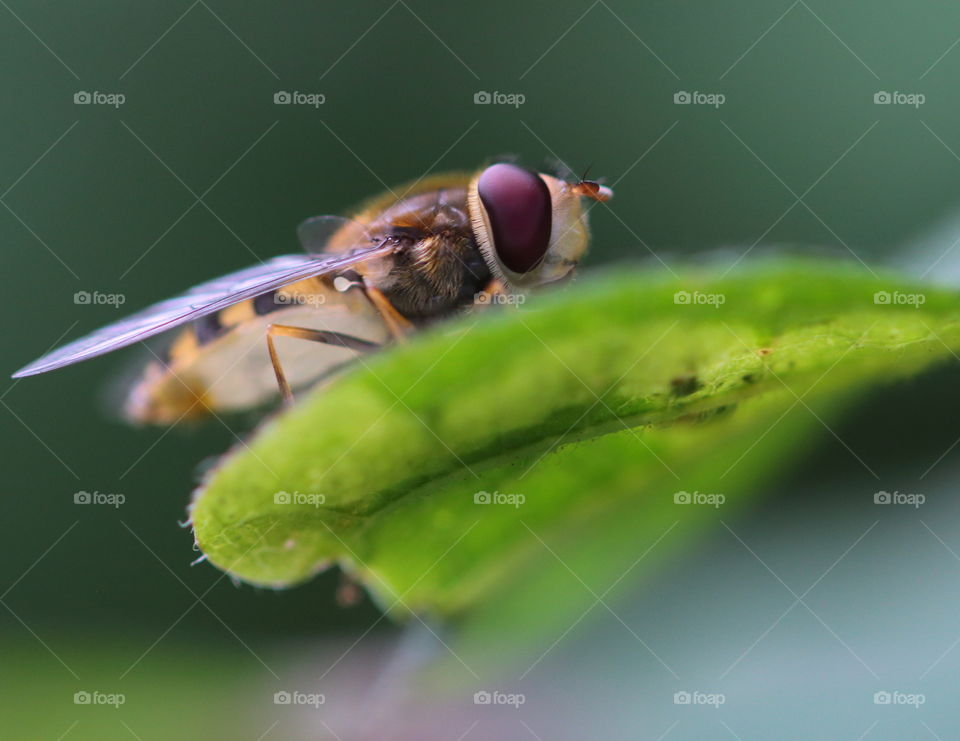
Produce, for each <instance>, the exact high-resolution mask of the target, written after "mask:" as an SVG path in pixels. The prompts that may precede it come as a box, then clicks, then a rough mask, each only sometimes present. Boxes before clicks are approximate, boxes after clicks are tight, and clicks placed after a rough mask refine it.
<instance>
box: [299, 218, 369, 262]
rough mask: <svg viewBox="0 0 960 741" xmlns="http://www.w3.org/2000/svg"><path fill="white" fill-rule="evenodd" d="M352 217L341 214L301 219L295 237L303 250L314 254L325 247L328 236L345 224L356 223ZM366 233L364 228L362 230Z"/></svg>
mask: <svg viewBox="0 0 960 741" xmlns="http://www.w3.org/2000/svg"><path fill="white" fill-rule="evenodd" d="M356 223H357V222H356V221H354V220H353V219H347V218H344V217H343V216H313V217H311V218H309V219H307V220H305V221H302V222H301V223H300V225H299V226H298V227H297V239H299V240H300V246H301V247H303V251H304V252H306V253H308V254H310V255H316V254H317V253H319V252H323V250H324V249H326V246H327V244H328V243H329V242H330V238H331V237H332V236H333V235H334V234H336V233H337V232H338V231H340V230H341V229H343V228H344V227H345V226H349V225H351V224H356ZM363 231H364V234H366V229H364V230H363Z"/></svg>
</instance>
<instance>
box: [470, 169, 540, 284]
mask: <svg viewBox="0 0 960 741" xmlns="http://www.w3.org/2000/svg"><path fill="white" fill-rule="evenodd" d="M477 193H478V195H479V196H480V202H481V203H483V207H484V209H486V212H487V219H488V221H489V222H490V230H491V231H492V232H493V233H492V234H491V235H490V236H491V238H492V240H493V247H494V249H495V250H496V252H497V256H498V257H499V258H500V260H501V262H503V264H504V265H506V266H507V267H508V268H509V269H510V270H512V271H513V272H515V273H526V272H527V271H529V270H530V269H531V268H533V267H534V266H535V265H536V264H537V263H538V262H539V261H540V258H542V257H543V255H544V254H545V253H546V251H547V247H548V246H549V245H550V228H551V226H552V222H553V217H552V212H553V209H552V206H551V203H550V191H549V190H548V189H547V184H546V183H545V182H543V180H542V179H541V178H540V176H539V175H537V174H536V173H533V172H530V171H529V170H524V169H523V168H522V167H517V166H516V165H509V164H503V163H501V164H498V165H491V166H490V167H488V168H487V169H486V170H484V171H483V174H482V175H481V176H480V180H479V181H478V182H477Z"/></svg>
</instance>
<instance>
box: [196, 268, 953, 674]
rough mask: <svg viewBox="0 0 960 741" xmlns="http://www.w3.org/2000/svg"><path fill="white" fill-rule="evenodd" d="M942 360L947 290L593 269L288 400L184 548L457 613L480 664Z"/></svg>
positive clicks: (219, 472)
mask: <svg viewBox="0 0 960 741" xmlns="http://www.w3.org/2000/svg"><path fill="white" fill-rule="evenodd" d="M957 348H960V300H958V298H957V296H955V295H954V294H953V293H951V292H948V291H943V290H939V289H933V288H929V287H925V286H922V285H921V286H918V285H910V284H909V281H907V280H906V279H903V278H897V277H895V276H887V277H881V278H874V277H871V276H870V275H869V274H867V273H866V271H864V270H863V268H862V266H850V265H846V264H837V263H829V262H824V263H819V264H817V263H812V262H802V261H799V262H798V261H781V262H777V263H766V264H760V265H754V266H752V267H751V268H749V269H747V270H742V271H739V272H737V273H736V274H731V275H729V276H725V275H724V276H718V275H713V274H711V273H710V272H709V271H701V272H691V273H690V274H688V275H684V276H681V277H680V278H679V279H676V278H668V277H664V276H663V275H650V274H646V273H644V272H640V271H635V270H620V271H618V272H617V273H616V274H608V275H597V276H593V277H591V278H589V279H583V280H581V281H580V282H578V283H576V284H575V285H574V286H572V287H571V288H569V289H568V290H565V291H563V292H558V293H554V294H545V295H541V296H538V297H536V299H535V300H533V301H531V302H530V304H529V305H528V306H523V307H519V308H516V309H513V308H512V309H510V310H504V311H500V312H485V313H483V314H477V315H472V316H469V317H466V318H464V319H463V320H462V321H459V322H456V323H451V324H448V325H445V326H442V327H440V328H438V329H437V330H435V331H433V332H430V333H427V334H425V335H423V336H421V337H418V338H417V339H416V340H415V341H414V342H413V343H412V344H411V345H410V346H409V347H404V348H397V349H393V350H391V351H390V352H387V353H383V354H382V355H380V356H377V357H374V358H372V359H368V360H366V361H364V363H363V364H361V365H360V366H358V367H357V368H355V369H354V371H353V372H351V373H350V374H349V375H348V376H346V377H344V378H341V379H339V380H338V381H336V382H334V383H333V384H331V385H330V386H328V387H326V388H320V389H317V390H316V391H314V392H313V393H311V394H309V395H308V396H307V397H306V398H304V399H302V400H301V401H300V402H299V403H298V404H297V405H296V406H295V407H294V408H293V409H291V410H289V411H287V412H284V413H282V414H280V415H278V416H277V417H275V418H274V419H272V420H271V421H269V422H268V423H267V424H266V425H265V426H264V427H263V428H262V429H261V430H260V431H259V432H258V433H257V434H256V435H255V436H254V438H253V439H252V440H251V441H250V444H249V447H247V446H242V447H240V448H238V449H236V450H235V451H234V452H233V453H231V454H230V455H229V456H228V457H227V458H225V459H224V461H223V462H222V463H221V465H220V466H219V467H218V468H217V469H216V470H214V471H213V472H212V473H211V474H210V475H209V476H208V478H207V481H206V482H205V484H204V485H203V487H202V488H201V489H200V491H198V493H197V495H196V497H195V500H194V504H193V510H192V518H193V524H194V528H195V534H196V538H197V541H198V543H199V545H200V547H201V548H202V550H203V552H204V553H205V554H206V555H207V556H208V557H209V559H210V560H211V561H212V562H213V563H214V564H216V565H217V566H219V567H220V568H223V569H227V570H229V571H230V572H231V573H233V574H235V575H237V576H238V577H240V578H242V579H244V580H247V581H249V582H252V583H255V584H261V585H271V586H286V585H290V584H295V583H297V582H299V581H302V580H304V579H307V578H309V577H310V576H311V574H313V573H315V572H316V571H317V570H319V569H322V568H324V567H326V566H327V565H329V564H331V563H339V564H340V565H341V566H342V567H343V568H344V569H346V570H347V571H348V572H350V573H352V574H353V575H354V576H355V577H356V578H357V579H359V580H360V581H362V582H363V583H364V584H365V585H366V586H367V587H368V588H369V590H370V591H371V593H372V594H373V595H374V597H375V598H376V599H377V600H378V601H379V602H380V603H381V604H382V605H383V607H384V608H385V609H388V610H392V611H394V612H397V613H401V614H402V613H404V612H408V613H409V612H410V611H412V612H415V613H417V614H418V615H438V616H445V617H446V616H454V615H463V614H465V613H467V611H468V609H469V611H470V614H472V616H473V617H474V618H480V619H474V620H472V621H471V625H472V626H473V627H472V628H470V629H468V630H467V631H466V637H465V640H467V642H468V643H469V641H470V636H471V635H473V637H474V639H475V645H476V646H477V652H476V653H477V654H478V655H482V652H483V646H484V643H485V640H486V639H489V637H490V631H497V630H500V629H501V627H502V626H503V625H509V626H510V631H511V635H513V636H514V637H515V638H517V639H519V640H518V643H520V642H522V641H523V640H525V639H527V638H530V637H531V635H533V634H539V633H542V632H543V631H547V634H548V635H550V630H551V629H552V630H553V631H554V633H553V634H555V633H556V631H557V630H562V629H563V628H564V627H566V626H568V625H569V624H570V622H571V620H572V619H575V618H576V617H577V616H578V615H581V614H582V613H583V611H584V610H586V609H587V608H589V607H590V606H591V605H594V606H596V605H598V604H599V605H603V604H604V602H597V598H598V597H603V598H604V601H606V599H609V596H606V597H605V595H606V594H607V592H608V591H609V590H611V589H612V588H613V587H614V586H615V585H616V584H618V583H619V581H620V580H623V579H636V578H637V577H639V576H640V575H641V574H642V573H643V572H644V571H645V570H648V569H650V568H652V567H653V566H654V565H655V563H656V562H657V561H658V560H659V559H660V558H662V557H663V556H664V555H665V554H667V553H669V551H670V549H671V548H675V547H677V546H679V545H681V544H682V542H683V540H684V538H686V537H689V534H690V533H691V532H693V531H694V528H693V527H691V526H693V525H696V524H697V523H699V522H702V521H707V520H709V518H713V519H714V520H715V519H716V517H717V511H718V509H717V505H718V504H719V503H721V501H720V498H722V500H723V501H722V504H723V506H724V507H728V506H730V505H731V504H733V503H735V502H737V501H738V500H740V499H742V497H743V496H744V495H745V494H747V493H750V492H751V491H753V490H755V489H756V487H757V485H758V482H760V481H761V480H762V477H763V476H764V475H765V474H768V473H769V472H771V471H772V470H774V469H775V468H776V467H783V466H789V465H791V464H792V463H793V462H794V461H795V460H797V458H798V456H799V455H800V454H801V453H802V452H803V450H804V442H803V441H804V440H810V439H811V437H812V436H811V435H810V433H811V431H813V430H820V431H823V432H824V434H825V435H830V434H831V433H832V432H833V431H832V428H831V420H832V419H835V417H836V414H837V412H838V411H839V408H840V405H841V404H846V403H849V402H850V401H852V400H855V399H856V398H857V397H858V396H859V395H861V394H862V393H863V392H864V391H867V390H869V389H870V388H871V387H873V386H876V385H879V384H885V383H889V382H891V381H893V380H894V379H896V378H898V377H905V376H908V375H912V374H916V373H917V372H919V371H921V370H923V369H924V368H926V367H928V366H929V365H931V364H932V363H935V362H938V361H942V360H944V359H946V358H949V357H951V356H952V354H953V350H954V349H957ZM826 430H830V432H827V431H826ZM833 434H835V433H833ZM839 444H842V441H840V443H839ZM850 453H851V455H852V456H854V457H855V458H857V459H858V460H859V461H860V463H861V464H862V465H863V466H864V468H865V470H866V471H868V472H869V474H871V475H872V476H873V477H876V474H875V472H874V471H873V469H872V468H871V467H870V465H869V462H868V461H865V460H862V459H861V458H860V456H859V455H858V453H857V452H856V451H852V450H851V451H850ZM876 488H877V489H879V488H881V487H880V483H879V482H878V483H877V486H876ZM711 496H712V497H713V498H712V499H709V497H711ZM688 502H689V503H688ZM698 502H699V504H698ZM711 504H713V505H714V506H710V505H711ZM678 525H679V526H678ZM599 609H603V608H602V607H601V608H599ZM484 615H485V616H486V618H485V619H484ZM498 626H500V627H498ZM471 630H472V631H473V633H471Z"/></svg>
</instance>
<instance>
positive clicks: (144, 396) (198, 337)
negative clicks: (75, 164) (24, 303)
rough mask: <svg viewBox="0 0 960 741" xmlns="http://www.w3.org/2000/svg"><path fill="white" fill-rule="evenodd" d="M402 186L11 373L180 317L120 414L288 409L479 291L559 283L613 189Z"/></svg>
mask: <svg viewBox="0 0 960 741" xmlns="http://www.w3.org/2000/svg"><path fill="white" fill-rule="evenodd" d="M399 192H401V193H403V195H402V196H397V195H396V194H395V193H394V192H393V191H391V192H390V193H387V194H385V195H383V196H380V197H378V198H376V199H373V200H371V201H369V202H368V203H366V204H364V205H363V206H362V207H361V209H360V211H359V212H358V213H356V214H355V215H354V216H353V217H352V218H341V217H336V216H318V217H314V218H312V219H308V220H307V221H305V222H303V223H302V224H301V225H300V227H299V228H298V236H299V238H300V242H301V244H302V246H303V247H304V249H305V252H306V254H302V255H284V256H281V257H275V258H273V259H271V260H268V261H266V262H264V263H262V264H260V265H256V266H254V267H251V268H247V269H246V270H240V271H238V272H235V273H230V274H229V275H225V276H223V277H221V278H216V279H214V280H212V281H209V282H207V283H202V284H200V285H198V286H195V287H194V288H192V289H190V290H189V291H187V292H186V293H184V294H182V295H180V296H178V297H176V298H172V299H168V300H166V301H161V302H160V303H157V304H154V305H153V306H150V307H149V308H147V309H144V310H142V311H140V312H138V313H136V314H134V315H133V316H130V317H127V318H126V319H123V320H120V321H118V322H114V323H113V324H109V325H107V326H106V327H103V328H101V329H99V330H97V331H95V332H93V333H91V334H89V335H87V336H85V337H82V338H80V339H78V340H75V341H73V342H70V343H68V344H67V345H65V346H63V347H61V348H59V349H56V350H54V351H52V352H50V353H48V354H47V355H44V356H43V357H41V358H40V359H39V360H36V361H34V362H33V363H30V364H29V365H27V366H26V367H24V368H21V369H20V370H19V371H17V372H16V373H14V374H13V376H14V378H21V377H23V376H32V375H36V374H38V373H45V372H46V371H51V370H54V369H56V368H62V367H64V366H66V365H71V364H73V363H77V362H80V361H81V360H86V359H88V358H92V357H96V356H97V355H102V354H104V353H108V352H111V351H113V350H116V349H119V348H121V347H125V346H127V345H131V344H133V343H136V342H140V341H142V340H145V339H147V338H148V337H152V336H154V335H157V334H160V333H161V332H166V331H168V330H171V329H174V328H175V327H178V326H180V325H184V324H187V323H190V326H189V327H187V328H185V329H183V330H181V332H180V333H179V335H178V336H177V337H176V338H175V339H174V340H173V342H172V344H171V345H170V347H169V348H168V350H167V351H166V355H165V357H164V358H162V359H158V360H156V361H154V362H151V363H150V364H149V365H148V366H147V367H146V369H145V370H144V372H143V373H142V376H141V377H140V379H139V380H138V381H137V382H136V383H135V385H134V386H133V387H132V389H131V390H130V392H129V394H128V396H127V399H126V402H125V405H124V412H125V416H126V417H127V418H128V419H130V420H131V421H135V422H147V423H158V424H171V423H174V422H176V421H178V420H179V419H181V418H184V417H190V416H199V415H202V414H203V413H204V412H205V411H208V410H209V411H218V410H230V411H236V410H240V409H245V408H249V407H253V406H257V405H259V404H262V403H264V402H266V401H269V400H270V399H271V398H273V397H274V395H275V394H276V392H277V388H278V387H279V390H280V393H281V395H282V396H283V397H284V399H285V400H287V401H289V400H290V399H291V398H292V389H296V388H302V387H304V386H306V385H308V384H310V383H313V382H315V381H317V380H319V379H321V378H323V377H325V376H327V375H329V374H331V373H332V372H333V371H335V370H336V369H337V368H339V367H340V366H342V365H344V364H345V363H346V362H348V361H349V360H350V359H351V358H352V357H355V356H356V354H357V353H366V352H370V351H373V350H376V349H377V348H379V347H381V346H382V345H385V344H388V343H390V342H395V341H401V340H402V339H403V338H404V337H405V336H406V335H407V334H408V333H410V332H411V331H413V330H415V329H417V328H420V327H423V326H424V325H426V324H428V323H430V322H431V321H433V320H436V319H440V318H443V317H446V316H449V315H451V314H453V313H455V312H457V311H458V310H461V309H463V308H465V307H467V306H470V305H472V304H474V303H475V302H477V300H478V297H481V298H485V299H486V300H487V301H489V300H490V298H491V297H493V296H498V297H503V296H510V295H516V294H519V293H522V292H524V291H525V290H527V289H529V288H531V287H534V286H538V285H542V284H545V283H551V282H554V281H557V280H559V279H561V278H564V277H565V276H567V275H568V274H569V273H570V272H571V271H572V270H573V268H574V267H576V265H577V262H578V261H579V259H580V258H581V257H582V256H583V254H584V252H585V251H586V248H587V241H588V238H589V235H588V231H587V218H586V211H585V210H584V209H583V208H582V205H581V199H582V198H589V199H593V200H596V201H605V200H607V199H609V198H610V197H612V195H613V193H612V191H611V190H610V189H609V188H607V187H605V186H602V185H600V184H598V183H596V182H593V181H589V180H583V179H580V180H578V181H575V182H567V181H565V180H562V179H560V178H558V177H554V176H552V175H546V174H543V173H535V172H532V171H530V170H527V169H524V168H522V167H519V166H517V165H514V164H509V163H497V164H493V165H490V166H488V167H486V168H484V169H483V170H481V171H480V172H478V173H476V174H474V175H472V176H471V175H469V174H451V175H439V176H434V177H430V178H425V179H423V180H422V181H420V182H418V183H415V184H414V185H412V186H410V187H409V188H408V189H404V188H400V189H399ZM281 339H282V340H284V342H283V343H279V342H278V341H277V340H281ZM264 340H265V341H264ZM294 340H299V342H294ZM281 344H282V349H283V353H282V355H283V362H282V364H281V361H280V356H281V353H279V352H278V345H281Z"/></svg>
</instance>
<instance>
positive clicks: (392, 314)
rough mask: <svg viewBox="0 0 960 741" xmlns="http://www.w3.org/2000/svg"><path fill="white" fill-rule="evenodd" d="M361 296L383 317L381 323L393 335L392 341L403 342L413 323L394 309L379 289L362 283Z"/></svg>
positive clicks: (411, 329)
mask: <svg viewBox="0 0 960 741" xmlns="http://www.w3.org/2000/svg"><path fill="white" fill-rule="evenodd" d="M363 294H364V295H365V296H366V297H367V299H369V301H370V303H371V304H373V308H375V309H376V310H377V311H379V312H380V316H381V317H383V321H384V323H386V325H387V329H389V330H390V334H392V335H393V339H395V340H396V341H397V342H404V341H405V340H406V337H407V334H409V333H410V332H412V331H413V323H412V322H411V321H410V320H409V319H407V318H406V317H405V316H404V315H403V314H401V313H400V312H399V311H397V310H396V309H395V308H394V306H393V304H391V303H390V299H388V298H387V297H386V296H384V295H383V291H381V290H380V289H379V288H374V287H373V286H371V285H369V284H368V283H366V282H364V284H363Z"/></svg>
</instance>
